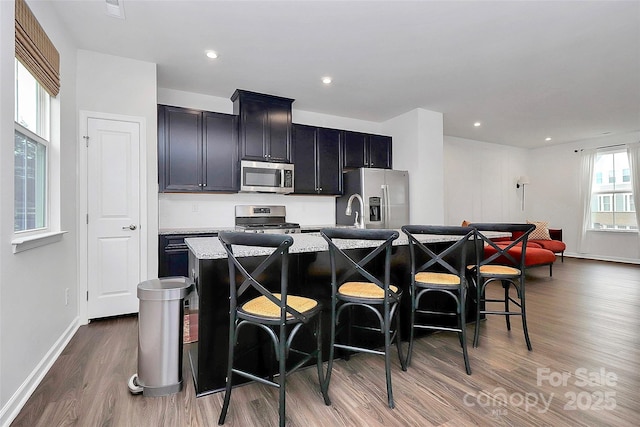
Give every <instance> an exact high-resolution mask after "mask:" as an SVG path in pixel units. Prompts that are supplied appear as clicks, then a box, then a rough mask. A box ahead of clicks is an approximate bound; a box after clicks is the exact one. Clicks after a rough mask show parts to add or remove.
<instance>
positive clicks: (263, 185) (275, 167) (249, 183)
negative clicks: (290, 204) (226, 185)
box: [240, 160, 293, 194]
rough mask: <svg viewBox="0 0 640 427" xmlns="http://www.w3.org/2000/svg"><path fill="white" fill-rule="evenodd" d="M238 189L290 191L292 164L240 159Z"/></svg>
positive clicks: (248, 190)
mask: <svg viewBox="0 0 640 427" xmlns="http://www.w3.org/2000/svg"><path fill="white" fill-rule="evenodd" d="M240 191H242V192H252V193H254V192H261V193H283V194H285V193H292V192H293V165H292V164H289V163H267V162H252V161H248V160H242V161H241V162H240Z"/></svg>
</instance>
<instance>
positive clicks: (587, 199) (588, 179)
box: [578, 149, 596, 253]
mask: <svg viewBox="0 0 640 427" xmlns="http://www.w3.org/2000/svg"><path fill="white" fill-rule="evenodd" d="M595 159H596V150H595V149H585V150H584V151H582V155H581V159H580V161H581V164H580V201H581V202H582V226H581V227H580V238H579V239H578V253H586V252H587V229H589V227H590V225H591V186H592V183H593V167H594V165H595Z"/></svg>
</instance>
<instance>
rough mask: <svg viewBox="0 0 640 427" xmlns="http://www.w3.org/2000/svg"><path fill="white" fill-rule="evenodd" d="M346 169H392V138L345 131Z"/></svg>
mask: <svg viewBox="0 0 640 427" xmlns="http://www.w3.org/2000/svg"><path fill="white" fill-rule="evenodd" d="M344 167H345V168H381V169H391V168H392V161H391V137H390V136H382V135H371V134H367V133H361V132H352V131H344Z"/></svg>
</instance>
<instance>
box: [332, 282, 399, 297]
mask: <svg viewBox="0 0 640 427" xmlns="http://www.w3.org/2000/svg"><path fill="white" fill-rule="evenodd" d="M389 289H391V290H392V291H393V292H398V287H397V286H394V285H389ZM338 293H339V294H341V295H345V296H349V297H358V298H375V299H382V298H384V290H383V289H382V288H381V287H380V286H378V285H376V284H375V283H371V282H346V283H344V284H343V285H342V286H340V288H338Z"/></svg>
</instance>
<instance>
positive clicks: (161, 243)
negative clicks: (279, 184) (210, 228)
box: [158, 233, 218, 277]
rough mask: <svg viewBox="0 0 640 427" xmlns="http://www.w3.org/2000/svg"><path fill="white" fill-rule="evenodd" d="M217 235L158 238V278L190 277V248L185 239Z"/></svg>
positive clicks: (173, 235)
mask: <svg viewBox="0 0 640 427" xmlns="http://www.w3.org/2000/svg"><path fill="white" fill-rule="evenodd" d="M217 235H218V234H217V233H202V234H164V235H160V236H158V277H172V276H184V277H189V248H188V247H187V244H186V243H185V242H184V239H186V238H189V237H216V236H217Z"/></svg>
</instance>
